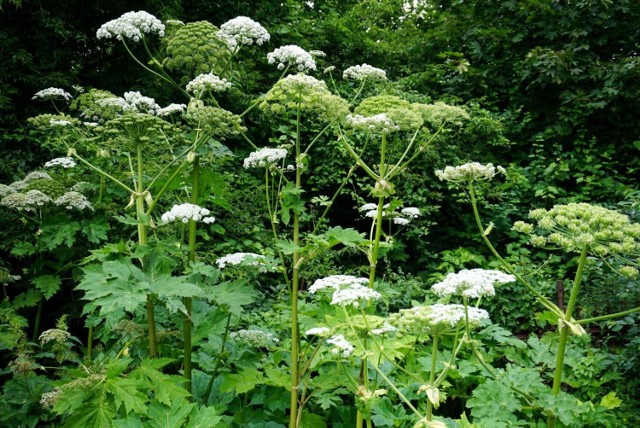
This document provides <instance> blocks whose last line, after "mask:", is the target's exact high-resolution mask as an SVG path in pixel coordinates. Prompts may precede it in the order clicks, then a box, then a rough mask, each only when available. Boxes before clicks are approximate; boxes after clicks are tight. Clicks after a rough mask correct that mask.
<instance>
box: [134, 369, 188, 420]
mask: <svg viewBox="0 0 640 428" xmlns="http://www.w3.org/2000/svg"><path fill="white" fill-rule="evenodd" d="M171 362H173V360H171V359H169V358H156V359H153V360H150V359H146V360H143V361H142V363H140V367H138V368H137V369H135V370H134V371H132V372H131V374H130V376H129V377H131V378H133V379H136V380H139V381H141V382H143V383H145V384H147V389H148V390H151V391H152V392H153V393H154V394H155V397H156V400H158V401H159V402H160V403H162V404H166V405H167V406H169V405H171V403H173V402H174V401H175V400H178V399H182V398H184V397H187V396H189V393H188V392H187V391H186V390H185V389H184V388H183V387H182V386H181V384H182V382H184V378H183V377H181V376H171V375H167V374H164V373H162V372H161V371H160V369H161V368H162V367H164V366H165V365H167V364H169V363H171ZM176 426H179V425H176Z"/></svg>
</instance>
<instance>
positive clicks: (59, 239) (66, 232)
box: [38, 218, 82, 251]
mask: <svg viewBox="0 0 640 428" xmlns="http://www.w3.org/2000/svg"><path fill="white" fill-rule="evenodd" d="M80 230H82V226H80V223H78V222H77V221H69V219H66V218H65V219H64V220H61V219H56V220H55V221H53V222H51V223H50V224H46V225H42V227H40V231H41V233H40V236H39V237H38V242H39V243H40V245H41V246H42V248H44V249H46V250H49V251H53V250H55V249H56V248H57V247H59V246H61V245H63V244H64V245H66V246H67V247H69V248H71V247H72V246H73V244H75V242H76V233H78V232H79V231H80Z"/></svg>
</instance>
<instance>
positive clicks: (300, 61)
mask: <svg viewBox="0 0 640 428" xmlns="http://www.w3.org/2000/svg"><path fill="white" fill-rule="evenodd" d="M267 60H268V61H269V64H275V63H277V64H278V69H284V67H286V66H287V65H291V66H294V67H296V68H297V69H298V71H305V70H315V69H316V62H315V61H314V60H313V57H312V56H311V54H310V53H309V52H307V51H305V50H304V49H302V48H301V47H300V46H296V45H286V46H281V47H279V48H277V49H276V50H274V51H273V52H271V53H269V54H267ZM280 67H282V68H280Z"/></svg>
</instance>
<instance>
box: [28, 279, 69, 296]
mask: <svg viewBox="0 0 640 428" xmlns="http://www.w3.org/2000/svg"><path fill="white" fill-rule="evenodd" d="M31 283H32V284H33V285H34V286H35V287H36V288H37V289H38V290H39V291H40V292H41V293H42V295H43V296H44V298H45V299H47V300H49V299H50V298H51V297H52V296H53V295H54V294H56V292H57V291H58V290H60V284H61V283H62V280H61V279H60V277H59V276H56V275H40V276H37V277H35V278H33V279H32V280H31Z"/></svg>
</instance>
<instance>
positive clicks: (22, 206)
mask: <svg viewBox="0 0 640 428" xmlns="http://www.w3.org/2000/svg"><path fill="white" fill-rule="evenodd" d="M51 202H53V199H51V198H50V197H49V196H47V195H46V194H44V193H42V192H41V191H39V190H29V191H28V192H27V193H12V194H10V195H7V196H5V197H4V198H2V201H0V205H3V206H5V207H8V208H12V209H15V210H18V211H27V212H32V211H35V210H36V209H39V208H42V207H43V206H44V205H46V204H49V203H51Z"/></svg>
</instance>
